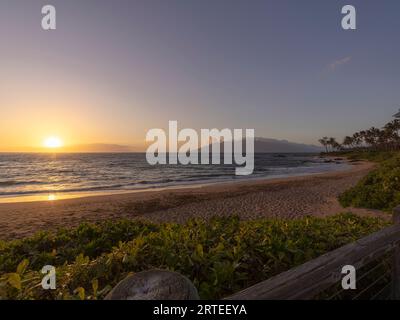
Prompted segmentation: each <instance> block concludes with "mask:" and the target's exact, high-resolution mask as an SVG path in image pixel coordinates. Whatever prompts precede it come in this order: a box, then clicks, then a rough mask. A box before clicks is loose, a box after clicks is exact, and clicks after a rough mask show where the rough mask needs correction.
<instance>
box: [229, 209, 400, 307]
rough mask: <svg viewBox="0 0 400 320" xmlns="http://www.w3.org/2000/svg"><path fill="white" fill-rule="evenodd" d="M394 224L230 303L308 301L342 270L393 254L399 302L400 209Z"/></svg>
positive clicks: (249, 290) (334, 281)
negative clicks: (347, 266)
mask: <svg viewBox="0 0 400 320" xmlns="http://www.w3.org/2000/svg"><path fill="white" fill-rule="evenodd" d="M393 222H394V225H393V226H390V227H387V228H385V229H382V230H380V231H378V232H375V233H373V234H371V235H369V236H367V237H365V238H362V239H360V240H358V241H356V242H353V243H350V244H348V245H345V246H343V247H341V248H339V249H337V250H334V251H331V252H329V253H327V254H324V255H322V256H320V257H318V258H316V259H314V260H311V261H309V262H306V263H305V264H303V265H300V266H298V267H295V268H293V269H291V270H289V271H286V272H283V273H281V274H279V275H277V276H275V277H272V278H270V279H268V280H266V281H263V282H260V283H258V284H256V285H254V286H252V287H250V288H247V289H245V290H243V291H240V292H238V293H236V294H234V295H232V296H230V297H227V298H226V299H227V300H274V299H284V300H294V299H299V300H308V299H313V298H314V297H315V296H317V295H318V294H319V293H321V292H323V291H324V290H326V289H327V288H329V287H331V286H332V285H335V284H337V283H340V281H341V278H342V277H343V275H342V274H341V271H342V267H343V266H345V265H352V266H354V267H355V268H356V270H359V269H360V268H361V267H363V266H365V265H367V264H368V263H370V262H372V261H375V260H376V259H379V258H380V257H383V256H384V255H385V254H386V253H388V252H390V251H393V252H394V254H393V262H392V263H393V265H392V275H391V278H392V279H391V286H392V298H393V299H400V207H397V208H395V209H394V212H393Z"/></svg>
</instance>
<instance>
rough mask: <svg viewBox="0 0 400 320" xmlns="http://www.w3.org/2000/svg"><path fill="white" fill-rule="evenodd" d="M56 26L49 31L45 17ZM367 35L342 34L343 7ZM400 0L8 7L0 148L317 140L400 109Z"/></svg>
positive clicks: (0, 28) (133, 0)
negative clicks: (231, 132) (160, 136)
mask: <svg viewBox="0 0 400 320" xmlns="http://www.w3.org/2000/svg"><path fill="white" fill-rule="evenodd" d="M46 4H52V5H54V6H55V8H56V10H57V29H56V30H53V31H44V30H43V29H42V28H41V19H42V14H41V9H42V6H44V5H46ZM346 4H352V5H354V6H355V8H356V10H357V30H346V31H345V30H343V29H342V28H341V19H342V16H343V15H342V14H341V8H342V7H343V6H344V5H346ZM399 14H400V2H399V1H398V0H380V1H377V0H373V1H372V0H362V1H361V0H346V1H336V0H329V1H320V0H300V1H299V0H279V1H278V0H274V1H270V0H251V1H248V0H213V1H211V0H201V1H200V0H113V1H111V0H85V1H81V0H68V1H66V0H46V1H41V0H0V39H1V41H0V70H1V71H0V151H14V150H21V151H24V150H25V151H26V150H28V149H29V148H33V147H39V146H41V145H42V143H43V140H44V139H46V137H49V136H58V137H60V138H61V139H62V140H63V141H64V144H66V145H83V144H94V143H104V144H119V145H134V146H139V147H141V146H142V145H143V143H144V139H145V136H146V132H147V131H148V130H150V129H152V128H167V126H168V121H169V120H177V121H178V124H179V128H181V129H182V128H193V129H196V130H199V129H200V128H219V129H222V128H231V129H234V128H243V129H245V128H249V129H255V132H256V136H258V137H267V138H277V139H286V140H289V141H293V142H302V143H313V144H317V143H318V139H319V138H320V137H322V136H334V137H337V138H338V139H339V140H340V139H341V138H342V137H343V136H345V135H348V134H352V133H353V132H355V131H357V130H361V129H365V128H369V127H370V126H377V127H379V126H382V125H384V124H385V123H386V122H387V121H390V120H391V116H392V115H393V114H394V113H395V112H396V111H397V109H398V108H399V107H400V90H399V88H400V62H399V52H400V41H398V35H399V33H400V19H399V18H398V17H399Z"/></svg>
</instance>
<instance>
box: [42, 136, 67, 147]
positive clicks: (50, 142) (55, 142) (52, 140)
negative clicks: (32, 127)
mask: <svg viewBox="0 0 400 320" xmlns="http://www.w3.org/2000/svg"><path fill="white" fill-rule="evenodd" d="M43 146H44V147H46V148H51V149H55V148H61V147H62V146H63V142H62V141H61V139H60V138H58V137H48V138H46V140H44V142H43Z"/></svg>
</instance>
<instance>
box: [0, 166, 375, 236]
mask: <svg viewBox="0 0 400 320" xmlns="http://www.w3.org/2000/svg"><path fill="white" fill-rule="evenodd" d="M350 165H351V166H350V168H349V169H346V170H342V171H334V172H327V173H318V174H312V175H306V176H297V177H289V178H280V179H267V180H266V179H263V180H251V181H240V182H234V183H232V182H229V183H228V182H227V183H221V184H213V185H207V186H195V187H190V188H175V189H165V190H148V191H140V192H129V193H123V194H121V193H119V194H112V195H97V196H88V197H80V198H73V199H65V200H57V201H37V202H17V203H1V204H0V239H7V240H9V239H16V238H22V237H26V236H30V235H32V234H34V233H36V232H37V231H43V230H55V229H58V228H70V227H75V226H77V225H79V224H80V223H82V222H92V223H93V222H98V221H104V220H110V219H111V220H113V219H122V218H128V219H145V220H149V221H152V222H155V223H162V222H177V223H183V222H185V221H187V220H188V219H191V218H201V219H209V218H211V217H212V216H229V215H238V216H240V217H241V218H243V219H257V218H266V217H270V218H271V217H272V218H288V219H294V218H298V217H304V216H306V215H315V216H326V215H331V214H335V213H339V212H343V211H352V212H354V210H355V212H356V213H359V214H367V215H368V214H370V215H380V214H381V213H379V212H374V211H372V210H365V209H354V210H353V209H351V210H350V209H349V210H348V209H343V208H341V206H340V204H339V203H338V201H337V199H336V198H337V196H338V194H340V193H341V192H343V191H344V190H346V189H348V188H349V187H351V186H353V185H355V184H356V183H357V182H358V181H359V179H361V178H362V177H363V176H365V175H366V174H367V173H368V172H369V171H370V170H372V168H373V167H374V166H375V164H373V163H371V162H357V163H350Z"/></svg>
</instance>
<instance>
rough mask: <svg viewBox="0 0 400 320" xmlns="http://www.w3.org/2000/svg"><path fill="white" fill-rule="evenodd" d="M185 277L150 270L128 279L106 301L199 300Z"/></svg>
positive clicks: (192, 286) (168, 272)
mask: <svg viewBox="0 0 400 320" xmlns="http://www.w3.org/2000/svg"><path fill="white" fill-rule="evenodd" d="M199 299H200V298H199V295H198V293H197V289H196V288H195V286H194V285H193V283H192V282H191V281H190V280H189V279H188V278H186V277H185V276H183V275H181V274H179V273H177V272H171V271H167V270H158V269H153V270H148V271H143V272H139V273H135V274H133V275H130V276H128V277H126V278H125V279H124V280H122V281H121V282H120V283H118V284H117V286H116V287H115V288H114V289H113V290H112V291H111V292H110V293H109V294H108V295H107V296H106V298H105V300H199Z"/></svg>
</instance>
